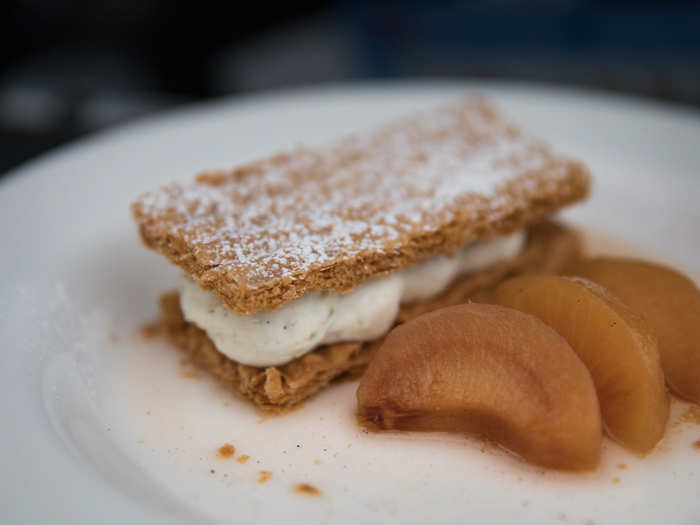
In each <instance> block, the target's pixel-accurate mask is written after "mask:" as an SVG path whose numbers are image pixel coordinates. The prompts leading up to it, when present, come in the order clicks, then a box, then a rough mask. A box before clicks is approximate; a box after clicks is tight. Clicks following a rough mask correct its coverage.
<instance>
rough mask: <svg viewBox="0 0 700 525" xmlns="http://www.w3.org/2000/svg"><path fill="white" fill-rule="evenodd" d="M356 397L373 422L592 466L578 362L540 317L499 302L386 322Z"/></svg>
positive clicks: (584, 373) (585, 387)
mask: <svg viewBox="0 0 700 525" xmlns="http://www.w3.org/2000/svg"><path fill="white" fill-rule="evenodd" d="M357 400H358V415H359V416H360V420H361V421H364V422H365V424H367V426H370V427H371V428H379V429H398V430H402V429H403V430H419V431H447V432H461V433H469V434H478V435H481V436H484V437H487V438H489V439H492V440H494V441H496V442H498V443H499V444H501V445H502V446H503V447H505V448H507V449H509V450H511V451H513V452H515V453H516V454H518V455H520V456H522V457H523V458H525V459H526V460H528V461H531V462H533V463H536V464H539V465H543V466H548V467H553V468H561V469H572V470H583V469H590V468H593V467H595V465H596V464H597V462H598V458H599V454H600V445H601V437H602V426H601V417H600V408H599V405H598V399H597V397H596V393H595V388H594V385H593V381H592V379H591V376H590V374H589V373H588V370H587V369H586V367H585V366H584V364H583V363H582V362H581V360H580V359H579V358H578V357H577V356H576V354H575V353H574V351H573V350H572V349H571V347H570V346H569V345H568V343H567V342H566V341H565V340H564V339H563V338H562V337H561V336H559V335H558V334H557V333H556V332H554V330H552V329H551V328H549V327H548V326H547V325H545V324H544V323H543V322H541V321H540V320H538V319H536V318H535V317H533V316H531V315H527V314H523V313H521V312H518V311H516V310H512V309H509V308H503V307H501V306H496V305H485V304H474V303H470V304H464V305H458V306H453V307H449V308H444V309H441V310H436V311H434V312H431V313H428V314H425V315H421V316H419V317H417V318H415V319H413V320H411V321H409V322H407V323H405V324H403V325H400V326H398V327H396V328H394V329H393V330H392V331H391V332H390V333H389V335H388V336H387V337H386V339H385V341H384V343H383V344H382V346H381V347H380V348H379V350H378V351H377V353H376V355H375V356H374V358H373V359H372V361H371V362H370V364H369V367H368V368H367V371H366V372H365V373H364V375H363V376H362V380H361V382H360V386H359V388H358V390H357Z"/></svg>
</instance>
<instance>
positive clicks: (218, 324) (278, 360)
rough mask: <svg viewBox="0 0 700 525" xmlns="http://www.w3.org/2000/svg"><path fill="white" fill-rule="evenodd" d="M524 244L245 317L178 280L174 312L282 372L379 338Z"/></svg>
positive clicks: (237, 355) (235, 353)
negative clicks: (304, 359)
mask: <svg viewBox="0 0 700 525" xmlns="http://www.w3.org/2000/svg"><path fill="white" fill-rule="evenodd" d="M524 241H525V234H524V233H523V232H519V233H516V234H513V235H508V236H503V237H498V238H496V239H493V240H491V241H487V242H481V243H475V244H472V245H469V246H467V247H466V248H464V249H462V250H461V251H459V252H457V254H456V255H455V256H454V257H446V256H443V255H437V256H435V257H431V258H430V259H428V260H426V261H424V262H422V263H419V264H417V265H415V266H413V267H411V268H408V269H406V270H400V271H398V272H395V273H393V274H392V275H389V276H387V277H379V278H377V279H373V280H371V281H368V282H366V283H364V284H362V285H360V286H358V287H357V288H355V289H353V290H352V291H351V292H348V293H345V294H341V293H338V292H312V293H308V294H306V295H304V296H302V297H300V298H299V299H295V300H294V301H292V302H290V303H288V304H286V305H284V306H282V307H280V308H278V309H277V310H273V311H267V310H262V311H259V312H255V313H253V314H249V315H239V314H236V313H234V312H233V311H232V310H230V309H229V308H227V307H226V306H224V305H223V303H222V302H221V301H220V300H219V298H218V297H217V296H216V295H215V294H214V293H213V292H210V291H207V290H203V289H202V288H201V287H200V286H199V285H198V284H197V283H195V282H194V281H193V280H192V279H190V278H189V277H186V276H183V279H182V283H181V294H180V305H181V307H182V311H183V313H184V315H185V319H187V320H188V321H190V322H192V323H194V324H196V325H197V326H199V327H200V328H201V329H202V330H204V331H205V332H206V333H207V335H208V336H209V337H210V339H211V340H212V341H213V342H214V344H215V345H216V348H217V349H218V350H219V351H220V352H221V353H222V354H224V355H226V356H228V357H229V358H231V359H233V360H234V361H237V362H239V363H243V364H246V365H251V366H272V365H280V364H284V363H286V362H288V361H291V360H292V359H294V358H296V357H299V356H301V355H303V354H305V353H307V352H308V351H310V350H312V349H314V348H315V347H317V346H319V345H321V344H329V343H336V342H340V341H371V340H373V339H377V338H378V337H381V336H382V335H383V334H384V333H386V332H387V331H388V330H389V329H390V328H391V326H392V324H393V323H394V319H396V315H397V314H398V311H399V306H400V305H401V304H402V303H409V302H413V301H417V300H424V299H429V298H430V297H433V296H435V295H437V294H439V293H440V292H442V291H443V290H445V289H446V288H447V287H448V286H449V284H450V283H451V282H452V281H453V280H454V279H455V278H456V277H458V276H460V275H463V274H466V273H469V272H473V271H475V270H479V269H482V268H485V267H487V266H490V265H492V264H495V263H497V262H500V261H503V260H506V259H509V258H512V257H514V256H515V255H517V254H518V253H519V252H520V250H521V249H522V246H523V243H524Z"/></svg>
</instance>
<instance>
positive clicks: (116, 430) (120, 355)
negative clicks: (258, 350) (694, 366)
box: [0, 84, 700, 525]
mask: <svg viewBox="0 0 700 525" xmlns="http://www.w3.org/2000/svg"><path fill="white" fill-rule="evenodd" d="M465 88H467V89H477V90H479V91H482V92H486V93H489V94H491V95H492V96H493V97H494V98H495V99H496V100H497V101H498V102H499V103H500V104H501V105H502V106H503V108H504V110H506V111H507V112H508V113H510V114H511V115H513V116H514V117H515V118H516V120H517V121H519V122H520V123H522V124H523V125H524V126H525V127H527V128H528V129H531V130H532V131H534V132H535V133H537V134H539V135H541V136H543V137H545V138H547V139H549V140H550V141H551V142H552V143H553V144H554V145H555V146H556V148H557V149H558V150H560V151H564V152H567V153H570V154H573V155H575V156H578V157H580V158H582V159H585V160H586V162H587V163H588V164H589V165H590V167H591V169H592V171H593V173H594V174H595V176H596V185H595V191H594V194H593V197H592V198H591V200H590V201H589V202H588V203H586V204H585V205H583V206H580V207H578V208H575V209H573V210H571V211H569V212H567V213H566V216H567V218H568V219H569V220H571V221H572V222H573V223H575V224H577V225H580V226H583V227H586V228H587V231H589V232H597V235H595V236H594V241H596V242H597V246H598V247H599V248H600V247H601V244H600V242H599V241H600V239H601V236H600V234H601V233H604V234H605V238H604V239H607V241H606V243H605V245H604V247H603V249H605V250H608V251H615V252H629V251H643V252H644V251H646V252H648V253H652V254H653V256H654V257H657V258H659V259H662V260H665V261H668V262H671V263H674V264H676V265H677V266H678V267H680V268H682V269H684V270H685V271H687V272H689V273H690V274H691V275H693V276H694V277H695V278H696V279H698V276H700V242H698V240H699V239H700V237H699V234H698V228H699V227H700V211H699V210H700V207H698V204H697V200H698V197H700V176H699V175H700V174H699V173H698V167H699V166H700V118H698V114H697V113H692V112H691V111H689V110H685V109H683V110H681V109H677V108H673V107H668V106H662V105H657V104H652V103H648V102H640V101H634V100H629V99H624V98H617V97H610V96H604V95H601V94H596V93H590V92H580V91H568V90H559V89H551V88H542V87H532V86H530V87H528V86H512V85H511V86H504V85H492V84H479V85H475V84H469V85H461V84H460V85H457V84H449V85H446V84H441V85H435V84H416V85H381V86H354V87H338V88H332V89H320V90H319V89H316V90H304V91H297V92H291V93H286V94H275V95H265V96H262V97H252V98H242V99H234V100H231V101H223V102H217V103H215V104H207V105H204V106H200V107H195V108H192V109H186V110H183V111H177V112H175V113H172V114H168V115H165V116H162V117H157V118H153V119H148V120H145V121H142V122H138V123H135V124H132V125H129V126H126V127H123V128H120V129H117V130H115V131H111V132H108V133H103V134H100V135H97V136H94V137H91V138H89V139H87V140H83V141H80V142H79V143H77V144H75V145H72V146H70V147H67V148H63V149H60V150H59V151H57V152H55V153H52V154H49V155H46V156H44V157H42V158H40V159H38V160H36V161H34V162H32V163H30V164H28V165H26V166H24V167H23V168H20V169H19V170H17V171H16V172H15V173H14V175H13V176H11V177H8V178H6V179H5V180H3V181H2V183H1V184H0V224H1V225H2V226H1V228H2V230H1V231H2V234H1V235H2V237H1V246H2V248H1V250H2V256H1V257H2V259H1V264H0V271H1V275H2V284H0V322H1V324H2V330H1V332H0V334H1V335H0V338H1V341H0V342H1V345H2V346H1V348H2V366H1V367H0V389H1V391H0V406H1V407H2V414H4V416H5V423H4V424H3V426H2V431H1V433H0V436H1V437H0V444H2V448H1V449H0V458H1V463H0V465H1V467H2V468H1V470H0V472H1V474H0V508H1V509H2V510H1V511H0V512H2V516H1V518H2V519H1V521H3V522H4V523H32V522H34V523H47V522H51V523H77V522H82V523H134V522H144V521H148V522H151V523H156V522H163V523H172V522H173V521H177V520H179V521H183V522H195V521H196V522H203V521H206V520H207V519H210V520H212V521H232V522H242V523H246V522H250V521H252V520H253V519H255V520H258V521H260V522H273V521H281V520H285V521H290V522H300V523H301V522H304V523H314V522H321V521H323V522H338V523H357V522H360V520H362V521H365V522H383V521H396V522H402V523H421V522H426V521H428V520H432V519H435V520H437V521H440V522H458V521H459V522H475V523H478V522H482V523H483V522H486V521H488V522H490V523H512V522H514V521H518V522H522V523H538V524H539V523H547V522H560V521H564V522H569V523H586V522H588V521H591V522H594V523H597V524H603V523H622V522H628V521H631V520H633V521H634V522H635V523H661V522H663V523H666V524H669V525H670V524H675V523H679V524H685V523H697V522H698V521H697V520H698V519H699V517H700V452H698V451H697V450H694V449H693V447H692V446H691V443H692V442H693V441H695V440H697V439H700V427H698V426H693V425H690V424H685V425H675V426H674V427H673V428H672V429H671V430H670V432H669V434H668V437H667V438H666V440H665V441H664V443H663V444H662V446H661V447H660V448H659V449H658V450H657V451H655V452H654V453H653V454H651V456H650V457H648V458H646V459H644V460H640V459H638V458H635V457H632V456H630V455H629V454H627V453H626V452H624V451H622V450H621V449H620V448H619V447H617V446H615V445H613V444H612V443H610V442H609V441H606V443H605V450H604V451H603V459H602V465H601V467H600V469H599V470H598V471H596V472H595V473H591V474H585V475H572V474H562V473H556V472H551V471H543V470H540V469H537V468H533V467H530V466H527V465H524V464H522V463H520V462H518V461H516V460H514V459H512V458H510V457H508V456H506V455H505V454H503V453H500V452H498V451H494V450H491V449H484V450H482V449H483V447H482V446H481V445H480V444H479V443H478V442H476V441H473V440H469V439H465V438H461V437H457V436H442V437H439V436H427V435H379V436H375V435H367V434H365V433H363V432H362V431H360V429H359V428H358V427H357V426H356V424H355V421H354V418H353V409H354V391H355V388H356V384H355V383H345V384H341V385H340V386H337V387H334V388H331V389H328V390H326V391H325V392H323V393H322V394H321V395H319V396H318V397H316V398H315V399H313V400H312V401H310V402H308V403H307V404H306V406H305V407H303V409H301V410H298V411H295V412H293V413H290V414H288V415H285V416H282V417H279V418H273V419H266V420H263V419H261V418H260V416H259V415H258V414H257V413H256V412H255V410H253V409H252V408H251V407H250V406H249V405H248V404H246V403H244V402H241V401H239V400H238V399H236V398H234V397H232V396H231V395H229V394H228V393H226V392H223V391H221V390H219V389H218V388H217V387H215V386H214V385H213V384H212V382H210V381H209V380H208V379H206V378H203V377H200V378H199V379H192V378H186V377H185V378H183V377H181V370H180V368H179V367H180V365H179V363H178V358H179V356H178V354H177V352H175V351H173V350H172V349H170V348H168V347H167V346H165V345H163V344H161V343H158V342H154V341H150V342H144V341H143V340H140V339H139V337H138V336H137V335H135V334H136V333H137V332H138V328H139V326H140V325H141V324H142V323H144V321H147V320H149V319H151V318H153V317H154V315H155V301H156V298H157V296H158V294H159V293H160V292H162V291H163V290H166V289H168V288H169V287H170V286H171V285H172V284H174V282H175V278H176V275H177V272H176V271H175V269H173V268H172V267H170V266H169V265H168V264H167V263H166V262H165V261H164V260H162V259H161V257H159V256H157V255H155V254H152V253H149V252H148V251H147V250H145V249H144V248H143V247H142V246H141V245H140V243H139V241H138V239H137V235H136V231H135V227H134V226H133V224H132V223H131V220H130V217H129V210H128V205H129V202H130V201H131V200H132V199H133V198H134V197H136V196H137V195H138V194H139V193H141V192H143V191H146V190H149V189H152V188H155V187H157V186H159V185H161V184H165V183H167V182H169V181H171V180H173V179H177V180H185V179H187V178H189V177H190V176H191V175H192V174H193V173H195V172H197V171H198V170H201V169H205V168H216V167H229V166H231V165H232V164H235V163H237V162H240V161H243V160H248V159H252V158H254V157H256V156H260V155H265V154H267V153H270V152H274V151H275V150H278V149H280V148H286V147H290V146H293V145H296V144H297V143H298V142H299V141H304V142H305V143H319V142H323V141H325V140H328V139H330V138H333V137H336V136H338V135H339V134H342V133H344V132H346V131H348V130H353V129H358V128H365V127H368V126H371V125H373V124H374V123H376V122H379V121H383V120H385V119H387V118H391V117H394V116H397V115H400V114H402V113H406V112H410V111H412V110H414V109H416V108H424V107H429V106H431V105H433V104H435V103H439V102H442V101H446V100H449V99H451V98H453V97H455V96H457V95H458V94H460V93H461V92H462V91H463V90H464V89H465ZM620 239H624V242H621V241H620ZM685 408H686V405H684V404H682V403H679V402H676V403H675V404H674V414H673V418H672V419H673V420H677V419H678V417H679V414H680V413H681V412H682V411H683V410H684V409H685ZM227 442H228V443H232V444H233V445H235V446H236V448H237V454H247V455H250V457H251V459H250V460H249V461H248V462H247V463H246V464H240V463H238V462H237V461H236V460H232V459H228V460H223V459H217V457H216V450H217V448H218V447H219V446H221V445H222V444H224V443H227ZM316 460H318V461H316ZM622 463H624V464H625V465H626V466H627V468H626V469H624V470H623V469H621V468H619V467H618V465H619V464H622ZM212 470H213V471H214V472H213V473H212V472H211V471H212ZM261 470H267V471H271V472H272V473H273V475H272V479H271V480H270V481H269V482H267V483H265V484H259V483H257V482H256V480H257V477H258V472H259V471H261ZM298 482H305V483H309V484H311V485H313V486H315V487H317V488H318V489H320V490H321V491H322V496H320V497H309V496H302V495H299V494H296V493H294V492H293V490H292V487H293V485H294V484H295V483H298Z"/></svg>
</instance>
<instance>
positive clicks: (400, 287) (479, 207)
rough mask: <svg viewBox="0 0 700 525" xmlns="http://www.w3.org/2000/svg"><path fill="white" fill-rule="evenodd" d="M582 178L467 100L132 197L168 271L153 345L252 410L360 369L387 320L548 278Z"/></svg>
mask: <svg viewBox="0 0 700 525" xmlns="http://www.w3.org/2000/svg"><path fill="white" fill-rule="evenodd" d="M589 184H590V176H589V174H588V171H587V169H586V168H585V167H584V166H583V164H581V163H580V162H578V161H574V160H571V159H568V158H565V157H561V156H558V155H555V154H553V153H552V152H551V151H550V149H549V148H548V147H547V145H545V144H544V143H543V142H541V141H538V140H536V139H533V138H531V137H528V136H526V135H524V134H523V133H521V132H520V131H519V130H518V129H517V128H516V127H515V126H513V125H512V124H511V123H509V122H508V121H506V120H504V119H503V118H502V117H501V116H500V115H499V114H498V112H497V111H496V109H495V108H494V107H493V106H492V105H491V104H490V103H489V102H488V101H487V100H485V99H483V98H480V97H470V98H465V99H463V100H460V101H457V102H455V103H452V104H448V105H444V106H442V107H439V108H437V109H435V110H433V111H427V112H424V113H420V114H417V115H415V116H412V117H408V118H405V119H403V120H399V121H397V122H395V123H392V124H389V125H387V126H385V127H382V128H379V129H378V130H376V131H374V132H368V133H358V134H355V135H351V136H348V137H346V138H343V139H341V140H339V141H337V142H335V143H333V144H330V145H328V146H325V147H320V148H313V149H311V148H299V149H296V150H294V151H291V152H288V153H281V154H278V155H274V156H272V157H269V158H266V159H262V160H259V161H257V162H252V163H249V164H245V165H242V166H239V167H237V168H235V169H233V170H230V171H217V172H210V173H203V174H201V175H199V176H198V177H197V178H196V179H195V181H194V182H192V183H190V184H184V185H183V184H171V185H169V186H166V187H164V188H161V189H160V190H158V191H156V192H153V193H148V194H146V195H143V196H142V197H140V198H139V199H138V200H137V201H136V202H135V203H134V204H133V205H132V212H133V216H134V219H135V220H136V222H137V223H138V226H139V231H140V234H141V238H142V240H143V242H144V243H145V244H146V246H148V247H149V248H151V249H154V250H156V251H158V252H159V253H161V254H163V255H164V256H165V257H167V258H168V259H169V260H170V261H171V262H172V263H174V264H176V265H177V266H179V267H180V268H182V270H183V273H184V275H183V277H182V280H181V283H180V289H179V291H177V292H172V293H169V294H166V295H164V296H163V297H162V298H161V304H160V310H161V312H160V326H161V328H162V331H163V333H164V334H165V335H166V336H167V337H168V338H169V339H171V340H172V341H173V342H174V343H175V344H176V345H177V346H179V347H180V348H182V349H183V350H184V351H185V352H187V354H188V355H189V357H190V358H191V359H192V360H193V361H194V362H196V363H198V364H199V365H201V366H202V367H203V368H205V369H207V370H208V371H209V372H211V373H212V374H213V375H214V376H216V377H217V378H218V379H219V380H221V381H222V382H223V383H224V384H226V385H227V386H228V387H230V388H231V389H232V390H234V391H237V392H239V393H240V394H242V395H243V396H245V397H247V398H249V399H251V400H253V401H254V402H255V403H256V404H258V405H259V406H261V407H262V408H265V409H281V408H287V407H290V406H293V405H295V404H297V403H299V402H301V401H302V400H304V399H305V398H308V397H309V396H311V395H312V394H314V393H315V392H317V391H318V390H320V389H322V388H323V387H325V386H326V385H328V384H329V382H331V381H332V380H333V379H335V378H338V377H340V376H343V375H347V374H349V373H357V372H360V371H362V370H363V369H364V367H366V365H367V363H368V362H369V360H370V358H371V355H372V352H373V350H374V349H375V348H376V347H377V344H378V341H380V340H381V338H382V337H383V336H384V335H385V334H386V333H387V332H388V330H389V329H390V328H391V327H392V326H394V325H395V324H396V323H399V322H402V321H405V320H408V319H410V318H413V317H415V316H416V315H419V314H422V313H424V312H427V311H430V310H434V309H436V308H440V307H443V306H448V305H453V304H460V303H463V302H466V301H468V300H469V299H470V298H471V297H473V296H474V295H475V294H479V293H482V292H483V291H484V290H487V289H489V288H490V287H493V286H494V285H496V284H497V283H498V282H500V281H501V280H502V279H503V278H505V277H507V276H511V275H513V274H518V273H529V272H537V273H557V272H559V271H560V270H561V269H562V268H563V267H564V266H566V265H567V264H569V263H570V262H571V261H572V259H574V258H575V257H577V256H578V255H579V241H578V238H577V236H576V235H575V234H574V233H573V232H572V231H571V230H568V229H567V228H565V227H563V226H560V225H557V224H556V223H553V222H551V221H549V218H550V217H551V216H552V215H553V214H554V213H555V212H556V211H558V210H559V209H561V208H562V207H563V206H565V205H567V204H570V203H573V202H575V201H578V200H581V199H583V198H584V197H585V196H586V195H587V193H588V190H589Z"/></svg>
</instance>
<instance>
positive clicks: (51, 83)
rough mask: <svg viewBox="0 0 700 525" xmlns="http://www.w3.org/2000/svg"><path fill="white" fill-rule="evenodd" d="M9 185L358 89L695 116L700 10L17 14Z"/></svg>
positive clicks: (27, 4) (3, 144)
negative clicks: (658, 102)
mask: <svg viewBox="0 0 700 525" xmlns="http://www.w3.org/2000/svg"><path fill="white" fill-rule="evenodd" d="M3 7H4V9H3V10H2V11H3V15H2V17H1V18H0V34H2V35H3V36H4V37H5V38H4V39H3V40H4V42H5V44H3V46H2V51H0V174H1V173H4V172H6V171H7V170H8V169H10V168H12V167H13V166H16V165H17V164H18V163H20V162H22V161H23V160H26V159H28V158H31V157H33V156H35V155H37V154H39V153H41V152H43V151H46V150H47V149H50V148H52V147H54V146H56V145H59V144H62V143H64V142H66V141H69V140H71V139H74V138H76V137H79V136H81V135H84V134H86V133H90V132H92V131H95V130H99V129H103V128H105V127H108V126H112V125H115V124H117V123H120V122H124V121H126V120H128V119H131V118H135V117H139V116H144V115H147V114H151V113H154V112H157V111H160V110H163V109H167V108H171V107H175V106H178V105H181V104H186V103H188V102H192V101H198V100H203V99H208V98H212V97H220V96H224V95H231V94H240V93H251V92H259V91H263V90H267V89H273V88H282V87H287V86H299V85H309V84H318V83H326V82H341V81H349V80H363V79H365V80H368V79H369V80H372V79H397V78H412V79H415V78H442V79H444V78H451V79H469V78H486V79H504V80H520V81H536V82H548V83H557V84H565V85H575V86H587V87H596V88H601V89H606V90H612V91H615V92H622V93H632V94H636V95H644V96H648V97H653V98H657V99H662V100H667V101H675V102H682V103H685V104H688V105H695V106H700V5H699V4H698V3H696V2H670V1H657V2H620V1H584V0H561V1H553V0H551V1H545V0H542V1H516V0H512V1H507V0H493V1H473V2H469V1H462V2H459V1H452V2H447V1H437V0H434V1H429V0H424V1H419V0H414V1H406V2H398V1H394V2H388V1H381V0H379V1H367V0H365V1H351V0H336V1H326V2H324V1H305V0H298V1H295V2H280V3H276V2H254V1H247V2H235V1H232V2H221V3H219V2H216V3H214V2H212V3H209V2H187V3H185V2H176V1H171V0H72V1H70V2H68V1H65V0H64V1H61V0H6V1H5V2H3Z"/></svg>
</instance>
